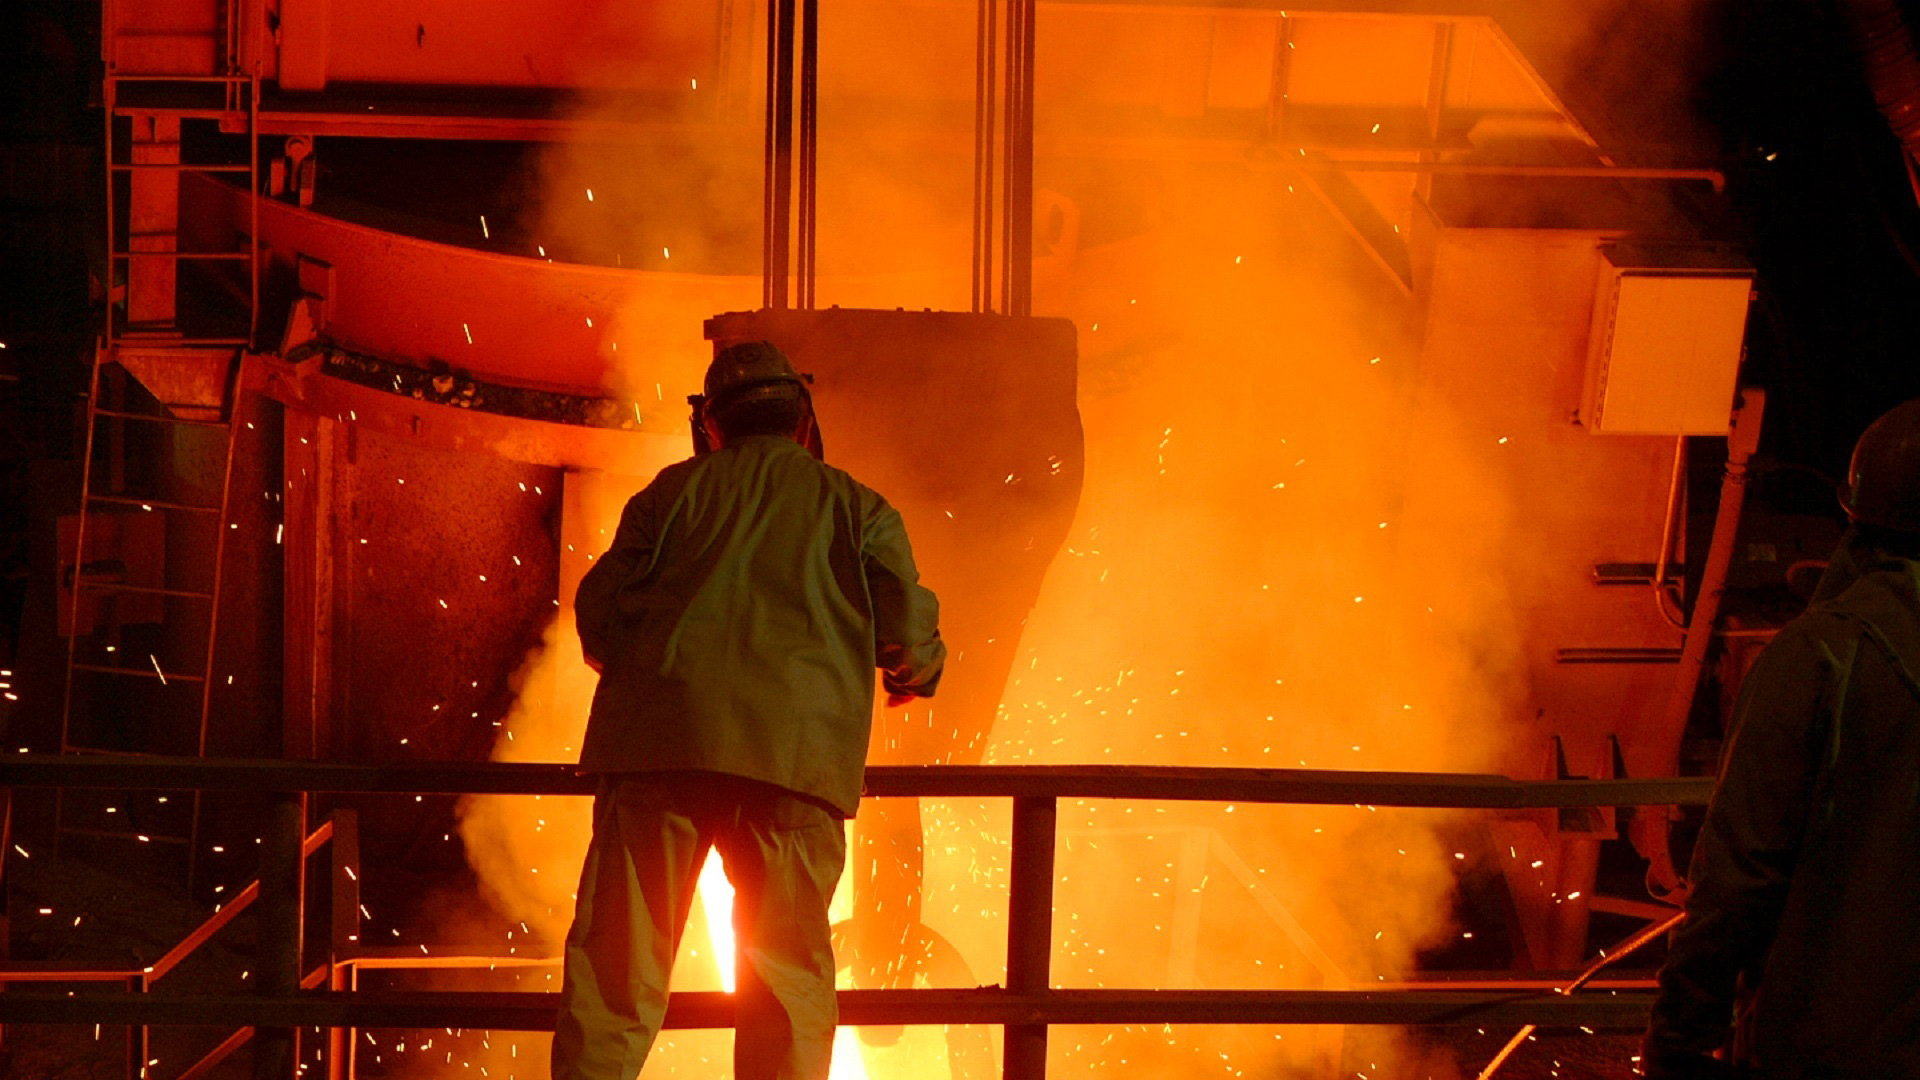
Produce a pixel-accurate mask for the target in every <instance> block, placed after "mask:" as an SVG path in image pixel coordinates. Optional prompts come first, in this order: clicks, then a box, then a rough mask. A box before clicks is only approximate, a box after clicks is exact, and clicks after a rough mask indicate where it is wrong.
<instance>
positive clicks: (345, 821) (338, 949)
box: [327, 809, 360, 1080]
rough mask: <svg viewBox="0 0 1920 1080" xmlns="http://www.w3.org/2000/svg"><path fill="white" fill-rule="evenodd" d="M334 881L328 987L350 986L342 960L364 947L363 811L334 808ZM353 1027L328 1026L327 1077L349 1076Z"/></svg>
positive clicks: (342, 1078) (344, 1078)
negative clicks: (361, 885)
mask: <svg viewBox="0 0 1920 1080" xmlns="http://www.w3.org/2000/svg"><path fill="white" fill-rule="evenodd" d="M331 861H332V865H333V882H332V891H331V899H332V901H333V903H332V918H331V920H330V922H331V927H332V929H331V931H330V933H329V934H328V938H329V939H330V945H329V948H328V950H327V965H328V967H327V989H329V990H345V989H347V988H348V987H347V971H348V968H347V967H346V966H345V965H343V964H342V963H341V961H343V960H345V959H347V958H348V957H350V956H353V955H354V954H356V953H358V952H359V951H360V812H359V811H357V810H348V809H339V810H335V811H334V812H333V859H332V860H331ZM352 1041H353V1031H352V1029H350V1028H342V1027H336V1028H328V1029H327V1080H347V1077H348V1076H349V1075H350V1073H349V1072H348V1067H347V1066H348V1062H347V1054H348V1048H349V1046H350V1045H351V1043H352Z"/></svg>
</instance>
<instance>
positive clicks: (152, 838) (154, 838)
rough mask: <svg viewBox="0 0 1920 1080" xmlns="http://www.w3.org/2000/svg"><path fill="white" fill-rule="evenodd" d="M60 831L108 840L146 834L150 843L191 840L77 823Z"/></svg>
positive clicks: (182, 842) (63, 826)
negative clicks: (92, 827) (86, 826)
mask: <svg viewBox="0 0 1920 1080" xmlns="http://www.w3.org/2000/svg"><path fill="white" fill-rule="evenodd" d="M60 831H61V832H63V833H68V834H70V835H73V836H98V837H103V838H105V839H108V840H134V841H138V840H140V838H141V837H143V836H144V837H146V842H147V843H150V844H186V843H189V842H190V841H188V839H187V838H186V837H184V836H163V835H159V834H157V833H135V832H117V831H115V830H113V829H82V828H80V827H78V826H75V825H62V826H61V827H60Z"/></svg>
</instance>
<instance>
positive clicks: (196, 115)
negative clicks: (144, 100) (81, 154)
mask: <svg viewBox="0 0 1920 1080" xmlns="http://www.w3.org/2000/svg"><path fill="white" fill-rule="evenodd" d="M156 113H165V114H166V115H167V116H177V117H180V118H181V119H184V120H245V119H246V116H247V110H245V109H205V108H193V107H192V106H185V107H175V106H172V105H115V106H114V107H113V115H115V116H152V115H154V114H156Z"/></svg>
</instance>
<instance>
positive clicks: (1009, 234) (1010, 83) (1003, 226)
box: [1000, 0, 1024, 314]
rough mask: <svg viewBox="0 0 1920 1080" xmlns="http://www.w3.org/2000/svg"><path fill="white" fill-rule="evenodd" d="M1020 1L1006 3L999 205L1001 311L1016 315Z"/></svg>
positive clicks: (1014, 0) (1021, 24) (1011, 0)
mask: <svg viewBox="0 0 1920 1080" xmlns="http://www.w3.org/2000/svg"><path fill="white" fill-rule="evenodd" d="M1023 25H1024V24H1023V22H1022V20H1021V18H1020V0H1007V44H1006V50H1007V100H1006V105H1005V108H1006V113H1007V114H1006V117H1005V118H1004V120H1003V121H1002V122H1003V124H1004V125H1005V129H1006V130H1005V134H1004V136H1003V137H1004V138H1005V139H1006V141H1007V145H1006V151H1005V153H1004V154H1002V158H1003V159H1004V161H1005V164H1004V165H1002V166H1001V178H1000V185H1001V192H1000V203H1001V205H1002V206H1004V207H1006V209H1005V211H1003V212H1002V214H1001V219H1000V258H1001V266H1000V310H1001V311H1002V312H1005V313H1007V314H1012V313H1013V276H1012V272H1011V271H1012V259H1013V209H1014V207H1013V174H1014V166H1015V162H1014V142H1015V141H1016V139H1017V138H1018V136H1017V135H1016V132H1015V129H1016V127H1017V126H1018V124H1019V119H1018V117H1019V112H1020V61H1019V57H1020V29H1021V27H1022V26H1023Z"/></svg>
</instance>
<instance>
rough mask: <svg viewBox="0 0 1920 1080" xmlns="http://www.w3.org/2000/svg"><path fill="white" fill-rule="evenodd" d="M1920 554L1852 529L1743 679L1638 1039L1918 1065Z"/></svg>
mask: <svg viewBox="0 0 1920 1080" xmlns="http://www.w3.org/2000/svg"><path fill="white" fill-rule="evenodd" d="M1916 663H1920V564H1916V563H1914V562H1910V561H1907V560H1904V559H1896V558H1891V557H1888V556H1885V555H1882V554H1880V553H1878V552H1876V551H1873V550H1872V549H1870V548H1866V547H1864V546H1862V545H1860V544H1859V543H1857V542H1855V541H1852V540H1851V538H1850V541H1849V543H1847V544H1845V545H1843V547H1842V550H1841V551H1840V552H1838V553H1837V554H1836V556H1835V558H1834V560H1833V562H1832V563H1831V564H1830V566H1829V569H1828V573H1827V576H1826V578H1824V579H1823V580H1822V582H1821V587H1820V590H1819V591H1818V592H1817V593H1816V594H1815V598H1814V603H1813V604H1812V606H1810V607H1809V608H1808V610H1807V612H1806V613H1805V614H1803V615H1802V616H1800V617H1799V618H1797V619H1795V620H1794V621H1793V622H1791V623H1788V624H1787V626H1786V627H1785V628H1784V629H1782V630H1781V631H1780V634H1779V636H1778V637H1776V638H1775V639H1774V641H1773V642H1772V643H1771V644H1769V645H1768V646H1767V648H1766V650H1765V651H1764V652H1763V653H1762V654H1761V655H1760V657H1759V659H1758V660H1756V661H1755V663H1754V666H1753V671H1752V673H1751V674H1749V675H1748V676H1747V678H1746V681H1745V683H1744V684H1743V685H1742V686H1741V688H1740V698H1739V701H1738V703H1737V704H1736V706H1735V711H1734V728H1733V731H1732V733H1731V734H1732V740H1731V743H1730V745H1729V747H1728V749H1727V753H1726V757H1725V761H1724V763H1723V765H1722V768H1721V775H1720V782H1719V785H1718V787H1717V788H1716V789H1715V791H1714V796H1713V802H1712V805H1711V806H1710V807H1709V808H1708V811H1707V819H1706V825H1705V827H1704V828H1703V829H1702V831H1701V834H1700V839H1699V841H1698V843H1697V845H1696V847H1695V848H1694V854H1693V864H1692V869H1691V870H1690V872H1689V877H1690V878H1691V880H1692V883H1693V891H1692V893H1691V894H1690V895H1689V896H1688V898H1687V914H1686V919H1685V921H1684V922H1683V923H1682V924H1681V926H1680V928H1679V929H1678V930H1677V931H1675V933H1674V936H1673V942H1672V946H1671V950H1670V952H1669V954H1668V959H1667V963H1666V966H1665V967H1664V968H1663V969H1662V970H1661V972H1660V993H1659V997H1658V999H1657V1001H1656V1003H1655V1005H1654V1009H1653V1017H1652V1024H1651V1026H1650V1028H1649V1031H1648V1035H1647V1044H1646V1049H1645V1053H1646V1054H1647V1056H1648V1058H1649V1060H1656V1059H1658V1058H1660V1057H1664V1056H1671V1055H1679V1056H1685V1055H1689V1054H1704V1053H1709V1052H1711V1051H1712V1050H1713V1049H1714V1048H1715V1047H1718V1046H1720V1045H1721V1044H1723V1043H1724V1042H1726V1040H1727V1035H1728V1031H1729V1025H1730V1024H1731V1023H1732V1022H1733V1020H1734V1005H1735V996H1736V985H1739V986H1741V987H1743V988H1745V990H1747V991H1750V1002H1749V1007H1748V1008H1746V1010H1745V1011H1744V1013H1743V1015H1742V1016H1741V1017H1740V1019H1739V1024H1740V1037H1739V1039H1738V1040H1737V1044H1738V1046H1739V1048H1740V1054H1741V1056H1744V1057H1745V1059H1746V1064H1747V1065H1748V1067H1749V1068H1750V1069H1751V1070H1752V1071H1753V1073H1754V1075H1757V1076H1761V1077H1766V1078H1769V1080H1772V1078H1780V1080H1788V1078H1791V1080H1801V1078H1805V1080H1814V1078H1834V1080H1840V1078H1845V1080H1867V1078H1873V1080H1890V1078H1896V1077H1920V682H1917V681H1916V678H1915V676H1916V670H1915V665H1916Z"/></svg>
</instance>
